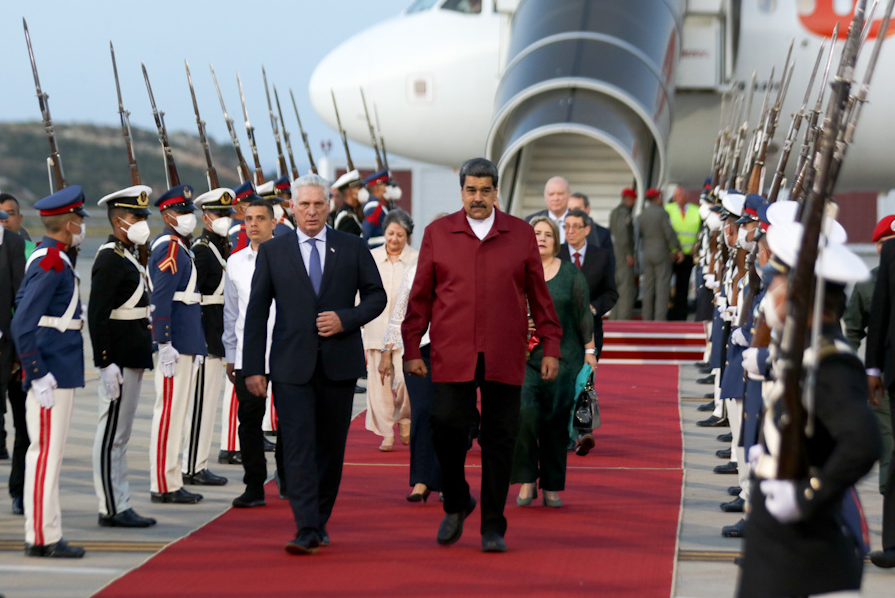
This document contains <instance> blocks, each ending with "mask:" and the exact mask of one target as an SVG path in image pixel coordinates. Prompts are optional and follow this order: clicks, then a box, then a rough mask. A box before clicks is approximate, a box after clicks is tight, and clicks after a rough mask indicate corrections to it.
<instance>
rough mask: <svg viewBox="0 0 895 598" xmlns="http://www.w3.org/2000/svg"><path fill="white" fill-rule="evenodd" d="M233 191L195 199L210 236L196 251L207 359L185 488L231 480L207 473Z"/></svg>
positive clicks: (199, 379) (190, 414) (198, 382)
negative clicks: (186, 486)
mask: <svg viewBox="0 0 895 598" xmlns="http://www.w3.org/2000/svg"><path fill="white" fill-rule="evenodd" d="M233 196H234V193H233V190H232V189H227V188H226V187H221V188H218V189H212V190H211V191H208V192H207V193H203V194H202V195H200V196H199V197H197V198H196V201H195V204H196V206H198V207H199V208H201V209H202V223H203V224H204V225H205V230H203V231H202V234H201V235H200V236H199V238H198V239H196V240H195V241H194V242H193V244H192V247H191V248H190V249H192V252H193V256H194V261H195V264H196V289H197V290H198V291H199V294H200V295H201V296H202V299H201V301H200V302H199V304H200V305H201V306H202V328H203V330H204V331H205V344H206V345H207V347H208V357H206V358H205V361H204V363H202V364H201V365H200V366H199V367H198V369H197V372H196V376H195V383H194V386H193V391H192V393H191V400H190V406H189V410H188V411H187V419H186V421H187V426H186V437H185V438H184V447H183V483H184V484H199V485H204V486H223V485H224V484H226V483H227V478H225V477H223V476H219V475H215V474H214V473H212V472H211V471H209V469H208V455H209V453H210V452H211V439H212V436H213V434H214V418H215V415H216V414H217V409H218V405H219V404H220V403H221V395H222V391H223V389H224V360H223V358H224V345H223V343H222V342H221V335H222V334H223V332H224V267H225V266H226V265H227V258H228V257H230V241H229V239H228V233H229V231H230V228H231V222H232V220H231V218H230V215H231V214H233V213H234V210H233Z"/></svg>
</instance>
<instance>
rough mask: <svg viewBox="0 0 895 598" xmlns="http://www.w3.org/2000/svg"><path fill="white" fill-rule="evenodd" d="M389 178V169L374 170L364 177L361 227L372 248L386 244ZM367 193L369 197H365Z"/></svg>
mask: <svg viewBox="0 0 895 598" xmlns="http://www.w3.org/2000/svg"><path fill="white" fill-rule="evenodd" d="M388 180H389V179H388V170H385V169H382V170H380V171H378V172H374V173H373V174H371V175H369V176H367V177H366V178H364V188H363V189H361V190H360V193H359V199H360V202H361V203H362V204H363V206H364V219H363V221H362V222H361V229H362V230H363V233H364V234H363V236H364V238H365V239H366V240H367V245H368V246H369V247H370V249H374V248H376V247H379V246H380V245H384V244H385V217H386V216H388V211H389V208H390V207H391V206H390V205H389V202H388V201H387V200H386V199H385V198H384V197H383V196H384V194H385V188H386V183H388ZM365 195H366V196H368V198H367V199H365V198H364V196H365Z"/></svg>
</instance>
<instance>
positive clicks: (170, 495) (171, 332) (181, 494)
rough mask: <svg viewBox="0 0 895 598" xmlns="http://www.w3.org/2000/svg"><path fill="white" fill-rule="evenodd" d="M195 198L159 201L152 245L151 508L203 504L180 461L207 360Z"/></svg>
mask: <svg viewBox="0 0 895 598" xmlns="http://www.w3.org/2000/svg"><path fill="white" fill-rule="evenodd" d="M192 196H193V189H192V187H190V186H189V185H178V186H176V187H173V188H171V189H169V190H168V191H167V192H166V193H165V194H164V195H162V196H161V197H159V198H158V199H157V200H156V202H155V205H156V207H157V208H158V209H159V211H160V212H161V213H162V220H164V222H165V230H164V232H163V233H162V234H161V235H160V236H159V237H158V238H156V240H155V241H153V243H152V254H151V255H150V257H149V264H148V269H149V277H150V279H151V280H152V295H151V297H150V300H151V302H152V305H153V306H154V310H153V314H152V334H153V338H154V340H155V342H157V343H158V364H157V365H156V370H155V397H156V398H155V407H154V408H153V412H152V428H151V430H152V434H151V437H150V444H149V471H150V476H149V477H150V486H149V487H150V491H151V497H152V502H158V503H184V504H193V503H197V502H199V501H200V500H202V495H201V494H194V493H192V492H188V491H186V490H184V489H183V476H182V474H181V461H180V449H181V444H182V442H183V428H184V423H185V422H186V414H187V409H188V407H189V400H190V393H191V391H192V390H193V376H194V370H195V368H194V367H193V365H194V361H195V362H198V364H199V365H201V364H202V362H203V361H204V360H205V355H206V354H207V349H206V345H205V334H204V332H203V330H202V310H201V307H200V305H199V304H200V302H201V300H202V297H201V295H200V294H199V289H198V287H197V279H198V277H197V273H196V267H195V264H194V263H193V255H192V253H191V252H190V250H189V248H188V246H187V242H188V240H189V238H190V235H191V234H192V232H193V229H195V228H196V216H195V215H194V214H193V211H194V210H195V209H196V206H195V205H193V200H192Z"/></svg>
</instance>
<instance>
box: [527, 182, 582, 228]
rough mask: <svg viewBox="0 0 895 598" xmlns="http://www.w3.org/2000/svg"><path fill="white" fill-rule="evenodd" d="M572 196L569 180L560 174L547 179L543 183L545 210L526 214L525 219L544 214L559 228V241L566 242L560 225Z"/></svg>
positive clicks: (529, 220) (528, 219)
mask: <svg viewBox="0 0 895 598" xmlns="http://www.w3.org/2000/svg"><path fill="white" fill-rule="evenodd" d="M571 196H572V193H571V191H569V181H567V180H566V179H564V178H562V177H561V176H555V177H553V178H551V179H550V180H548V181H547V184H546V185H544V203H545V204H546V205H547V209H546V210H541V211H540V212H535V213H534V214H530V215H529V216H526V218H525V221H526V222H531V220H532V219H533V218H537V217H538V216H546V217H548V218H550V219H551V220H553V221H554V222H555V223H556V227H557V228H558V229H559V242H560V243H565V242H566V233H565V232H564V231H563V228H562V225H563V220H564V219H565V217H566V214H567V213H568V211H569V198H570V197H571Z"/></svg>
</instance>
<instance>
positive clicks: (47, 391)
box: [31, 373, 58, 409]
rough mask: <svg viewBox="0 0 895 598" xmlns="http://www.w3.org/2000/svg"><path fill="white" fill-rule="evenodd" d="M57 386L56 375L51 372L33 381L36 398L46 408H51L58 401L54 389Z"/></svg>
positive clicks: (32, 388)
mask: <svg viewBox="0 0 895 598" xmlns="http://www.w3.org/2000/svg"><path fill="white" fill-rule="evenodd" d="M57 386H58V385H57V384H56V377H55V376H54V375H53V374H51V373H48V374H47V375H46V376H42V377H40V378H37V379H36V380H32V381H31V390H33V391H34V399H35V400H36V401H37V402H38V404H39V405H40V406H41V407H43V408H44V409H50V408H51V407H52V406H53V405H54V404H55V403H56V398H55V396H54V395H53V389H55V388H56V387H57Z"/></svg>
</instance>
